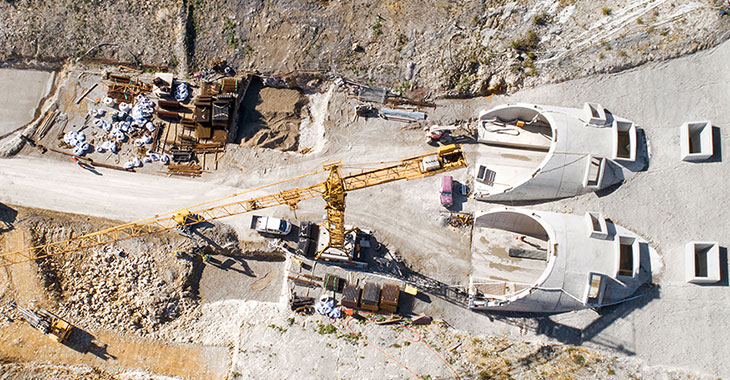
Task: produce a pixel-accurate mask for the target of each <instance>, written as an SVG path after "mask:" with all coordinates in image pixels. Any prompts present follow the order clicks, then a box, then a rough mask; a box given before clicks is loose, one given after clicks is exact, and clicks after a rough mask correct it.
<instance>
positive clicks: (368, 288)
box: [360, 282, 380, 312]
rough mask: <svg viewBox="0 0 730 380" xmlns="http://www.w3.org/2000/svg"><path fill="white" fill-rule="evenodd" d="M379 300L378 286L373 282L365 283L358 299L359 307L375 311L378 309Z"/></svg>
mask: <svg viewBox="0 0 730 380" xmlns="http://www.w3.org/2000/svg"><path fill="white" fill-rule="evenodd" d="M379 301H380V286H379V285H378V284H376V283H373V282H368V283H366V284H365V288H364V289H363V291H362V298H361V299H360V308H361V309H364V310H369V311H373V312H376V311H378V303H379Z"/></svg>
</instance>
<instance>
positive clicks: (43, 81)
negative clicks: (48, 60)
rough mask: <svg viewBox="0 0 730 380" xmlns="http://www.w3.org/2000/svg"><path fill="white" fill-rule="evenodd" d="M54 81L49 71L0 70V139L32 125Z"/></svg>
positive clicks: (52, 74)
mask: <svg viewBox="0 0 730 380" xmlns="http://www.w3.org/2000/svg"><path fill="white" fill-rule="evenodd" d="M21 72H22V75H19V73H21ZM54 77H55V74H54V73H53V72H51V71H36V70H22V71H21V70H15V69H0V115H3V117H2V118H1V119H0V136H5V135H7V134H8V133H10V132H13V131H15V130H16V129H18V128H21V127H23V126H25V125H26V124H28V123H30V122H31V121H33V119H34V118H35V116H36V110H37V108H38V106H39V105H40V102H41V100H42V99H43V98H45V97H46V96H47V95H48V93H49V92H50V91H51V88H52V86H53V79H54Z"/></svg>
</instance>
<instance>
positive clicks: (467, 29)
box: [0, 0, 730, 96]
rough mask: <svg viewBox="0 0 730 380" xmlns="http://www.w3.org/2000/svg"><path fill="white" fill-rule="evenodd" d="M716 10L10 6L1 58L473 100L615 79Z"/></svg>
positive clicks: (368, 4)
mask: <svg viewBox="0 0 730 380" xmlns="http://www.w3.org/2000/svg"><path fill="white" fill-rule="evenodd" d="M726 4H727V1H724V0H700V1H697V0H610V1H606V2H595V1H588V0H517V1H511V2H510V1H507V0H408V1H406V0H353V1H336V0H270V1H263V0H250V1H237V0H236V1H234V0H225V1H213V0H177V1H175V0H154V1H144V2H138V1H132V0H118V1H114V2H106V1H99V0H48V1H40V0H4V1H3V2H2V3H0V12H1V13H2V14H3V15H7V16H6V17H3V18H1V19H0V35H2V36H3V37H4V38H3V39H2V40H1V42H0V44H2V46H0V61H2V62H5V63H6V64H10V63H16V64H17V63H18V62H20V63H24V64H28V63H34V64H42V63H48V62H52V63H59V62H62V61H63V60H64V59H66V58H69V57H75V56H80V55H82V54H83V53H84V52H86V51H87V50H88V49H90V48H92V47H94V46H96V45H97V44H100V43H114V44H118V45H119V46H107V47H103V48H101V49H100V51H98V52H92V53H91V54H90V56H97V57H112V58H115V59H119V60H122V61H131V60H132V59H131V58H130V57H131V55H132V54H134V55H135V56H137V57H138V58H139V59H140V60H141V61H143V62H144V63H146V64H151V65H171V66H175V67H177V68H178V69H179V70H180V71H189V72H196V71H198V70H201V69H204V68H206V67H208V66H209V65H210V64H211V63H212V62H214V61H216V60H218V59H227V60H228V61H229V62H230V63H232V64H234V66H236V67H238V69H239V70H242V69H244V70H259V71H261V72H270V73H283V72H287V71H290V70H295V69H322V70H331V71H334V72H337V73H339V74H342V75H345V76H347V77H350V78H353V79H355V80H360V81H366V82H373V83H377V84H382V85H388V86H390V87H393V88H395V89H400V90H407V89H411V88H418V87H424V88H427V89H431V90H436V91H437V93H438V94H448V95H453V96H458V95H475V94H486V93H495V92H502V91H505V90H513V89H517V88H519V87H522V86H524V85H533V84H536V83H545V82H552V81H560V80H564V79H568V78H575V77H580V76H585V75H588V74H591V73H595V72H613V71H619V70H623V69H626V68H629V67H633V66H636V65H638V64H641V63H643V62H646V61H651V60H661V59H667V58H671V57H675V56H679V55H683V54H687V53H691V52H693V51H696V50H698V49H702V48H707V47H711V46H714V45H716V44H718V43H719V42H721V41H723V40H724V39H726V38H727V34H726V33H725V31H727V30H728V25H729V22H728V20H730V18H729V17H726V16H724V14H725V13H724V11H723V7H725V6H726Z"/></svg>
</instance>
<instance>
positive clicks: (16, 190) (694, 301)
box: [0, 43, 730, 377]
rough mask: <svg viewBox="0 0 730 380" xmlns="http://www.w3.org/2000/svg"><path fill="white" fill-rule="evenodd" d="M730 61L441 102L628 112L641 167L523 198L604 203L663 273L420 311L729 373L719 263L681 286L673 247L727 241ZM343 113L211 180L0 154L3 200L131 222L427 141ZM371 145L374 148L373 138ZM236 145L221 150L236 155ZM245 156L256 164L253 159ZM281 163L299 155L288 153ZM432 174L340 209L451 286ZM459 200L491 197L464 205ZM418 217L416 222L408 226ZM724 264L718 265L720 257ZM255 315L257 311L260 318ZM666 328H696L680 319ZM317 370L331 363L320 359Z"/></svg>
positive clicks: (453, 277)
mask: <svg viewBox="0 0 730 380" xmlns="http://www.w3.org/2000/svg"><path fill="white" fill-rule="evenodd" d="M729 58H730V43H725V44H723V45H721V46H719V47H718V48H715V49H712V50H709V51H705V52H700V53H697V54H695V55H692V56H688V57H684V58H680V59H676V60H673V61H669V62H664V63H658V64H650V65H647V66H644V67H642V68H639V69H636V70H631V71H628V72H625V73H622V74H616V75H611V76H597V77H591V78H587V79H583V80H577V81H570V82H565V83H562V84H558V85H551V86H545V87H539V88H536V89H533V90H527V91H522V92H519V93H517V94H514V95H512V96H508V97H494V98H488V99H472V100H467V101H444V102H441V104H442V105H443V106H442V107H440V108H438V109H437V110H436V111H435V112H433V113H432V114H431V120H434V121H439V122H441V123H447V122H453V121H455V120H458V119H460V120H464V119H467V118H469V117H474V116H476V114H477V112H478V110H480V109H483V108H485V107H489V106H492V105H497V104H501V103H504V102H515V101H528V102H535V103H544V104H554V105H562V106H581V105H582V102H584V101H595V102H600V103H602V104H603V105H604V106H605V107H607V108H608V109H609V110H611V111H612V112H614V113H615V114H617V115H621V116H623V117H626V118H629V119H633V120H635V121H636V122H637V123H638V124H639V125H640V126H641V127H642V128H643V129H644V131H645V133H646V136H647V138H648V140H649V144H650V152H651V162H650V165H649V169H648V171H647V172H644V173H640V174H639V175H637V176H635V177H634V178H633V179H631V180H630V181H629V182H628V183H625V184H623V185H622V186H620V187H619V188H618V189H616V190H615V191H612V192H611V191H608V192H604V193H602V196H598V195H596V194H588V195H585V196H582V197H579V198H574V199H568V200H563V201H558V202H550V203H545V204H541V205H536V206H532V207H536V208H541V209H550V210H556V211H564V212H574V213H579V214H580V213H583V212H584V211H585V210H594V211H601V212H603V213H604V215H606V216H607V217H609V218H611V219H612V220H614V221H615V222H616V223H618V224H620V225H622V226H625V227H627V228H629V229H631V230H633V231H635V232H637V233H639V234H640V235H642V236H644V237H645V238H647V239H648V240H649V241H650V242H651V243H652V245H653V246H654V247H655V248H656V249H657V250H658V251H659V253H660V254H661V255H662V256H663V260H664V267H665V271H664V273H663V275H662V276H661V277H659V278H655V279H654V282H656V283H657V284H658V287H656V289H655V291H654V292H651V293H647V294H645V295H644V297H642V298H640V299H639V300H636V301H633V302H630V303H627V304H625V305H621V306H619V307H617V308H615V309H613V310H609V311H608V312H606V313H604V314H602V315H601V314H596V313H595V312H593V311H584V312H577V313H567V314H562V315H558V316H552V317H549V318H545V317H542V318H511V317H505V316H489V317H488V316H485V315H482V314H477V313H472V312H469V311H468V310H464V309H460V308H455V307H453V306H452V305H449V304H448V303H445V302H444V301H442V300H439V299H437V298H435V297H432V302H431V304H430V305H429V307H428V311H429V312H431V313H433V314H434V315H439V316H442V317H444V318H447V319H448V320H449V322H450V323H451V324H452V325H453V326H455V327H457V328H461V329H465V330H467V331H470V332H475V333H486V334H505V335H508V336H515V337H521V336H531V337H533V338H535V337H540V338H539V339H546V340H550V341H552V340H558V341H563V342H567V343H575V344H587V345H597V346H600V347H605V348H609V349H614V350H616V351H617V352H620V353H623V354H626V355H629V356H636V357H638V358H641V359H645V360H647V362H648V363H650V364H656V365H663V366H679V367H684V368H688V369H691V370H693V371H697V372H698V373H703V374H708V375H714V376H721V377H724V376H730V365H729V364H728V363H727V362H726V361H724V360H722V358H723V357H724V356H726V355H727V353H728V352H727V345H726V342H727V341H728V340H730V335H728V334H730V333H728V331H727V330H726V329H725V328H724V325H725V323H724V322H725V321H726V318H725V317H724V305H725V304H726V303H727V301H728V297H730V296H728V295H727V283H728V281H727V270H725V271H724V275H723V276H724V277H723V282H721V283H720V284H719V285H718V286H696V285H688V284H685V283H684V281H683V260H684V258H683V256H682V252H683V251H682V250H683V247H684V244H685V243H686V242H687V241H690V240H718V241H719V242H720V245H721V246H724V247H727V246H728V244H730V241H729V238H728V235H727V232H725V231H724V229H725V228H726V225H727V224H726V223H724V222H723V219H722V216H721V215H722V213H721V212H719V211H714V209H715V208H716V206H715V205H721V204H725V203H727V200H728V196H727V194H726V192H725V191H724V187H723V184H724V183H726V182H727V176H726V174H723V173H727V172H728V170H727V169H728V168H727V166H728V164H727V162H726V160H723V157H722V154H723V153H724V152H727V150H728V149H730V147H728V143H727V137H726V136H727V135H726V132H725V131H723V130H722V128H723V127H724V126H725V125H727V123H728V121H729V120H728V119H729V115H730V114H728V112H727V111H725V109H724V106H725V104H724V101H725V97H724V96H723V95H726V94H727V93H728V90H730V89H729V88H728V86H730V85H728V84H727V80H726V79H727V75H728V74H727V73H728V72H730V71H728V65H730V64H729V63H728V62H730V61H729V60H728V59H729ZM337 96H340V95H338V94H333V98H336V97H337ZM341 103H342V104H346V102H341ZM348 112H350V110H349V109H348V108H347V107H346V106H341V108H340V109H333V110H331V116H330V117H329V118H328V119H327V120H325V121H324V123H325V125H326V126H327V128H328V133H329V134H328V135H327V136H326V138H327V141H328V143H327V147H326V148H324V149H322V152H321V153H315V154H311V155H307V156H303V157H302V156H294V155H292V154H285V153H281V152H266V151H264V152H254V151H251V150H245V149H242V148H241V150H239V151H236V150H232V152H233V153H235V152H238V153H241V154H240V156H237V157H238V158H235V157H228V158H227V160H228V161H227V162H226V164H227V165H228V166H227V167H228V170H227V171H225V172H220V173H216V174H215V175H212V176H211V177H210V178H208V180H207V181H205V179H204V180H198V181H193V180H185V179H178V178H166V177H159V176H152V175H146V174H142V173H136V174H129V173H121V172H113V171H104V170H100V172H102V174H103V176H101V177H98V176H95V175H93V174H91V173H87V172H85V171H83V170H81V169H79V168H77V167H75V166H73V165H70V164H68V163H66V162H58V161H53V160H48V159H44V160H38V159H31V158H27V157H19V158H15V159H10V160H0V176H1V177H2V178H4V179H6V180H4V181H2V183H0V194H1V195H0V201H2V202H5V203H9V204H19V205H25V206H32V207H39V208H49V209H54V210H59V211H67V212H75V213H83V214H89V215H96V216H109V215H114V217H115V218H117V219H121V220H134V219H138V218H142V217H146V216H149V215H151V214H153V213H157V212H162V211H167V210H174V209H177V208H180V207H182V206H185V205H188V204H194V203H197V202H199V201H201V200H205V199H212V198H215V197H217V196H220V195H224V194H230V193H233V192H234V191H236V190H237V189H243V188H251V187H255V186H258V185H261V184H265V183H270V182H273V181H274V180H275V179H279V178H287V177H291V176H293V175H297V174H301V173H303V172H306V171H311V170H316V169H317V168H318V166H319V164H320V163H321V162H322V161H325V160H326V159H328V158H333V157H337V158H342V159H343V161H344V162H362V163H378V162H382V161H388V160H393V159H397V158H400V157H403V156H404V155H407V154H411V153H418V152H421V151H424V150H427V149H428V148H427V147H426V146H425V145H424V144H423V142H422V141H423V139H422V134H421V132H420V131H418V130H412V129H410V130H409V129H407V128H402V125H401V124H394V123H388V122H384V121H382V120H371V121H364V120H359V121H355V122H351V123H348V124H344V123H341V124H339V125H337V124H336V122H338V123H340V122H342V121H344V120H348V119H350V120H351V118H352V114H351V113H348ZM704 119H709V120H712V121H713V124H715V125H717V126H719V127H720V128H719V130H718V132H719V136H718V137H719V138H718V139H716V140H717V144H718V145H717V148H721V149H718V151H721V152H720V153H719V154H718V155H717V156H716V157H714V158H713V160H711V161H712V162H708V163H700V164H690V163H685V162H681V161H680V159H679V141H678V140H679V125H680V124H681V123H682V122H684V121H690V120H704ZM344 130H347V131H346V132H347V133H346V134H345V133H344V132H343V131H344ZM374 146H377V147H378V149H373V147H374ZM467 149H471V150H473V149H474V148H473V147H469V146H468V147H467ZM232 152H229V154H230V155H233V153H232ZM253 158H257V159H258V160H260V161H261V163H260V164H259V165H258V166H255V167H253V168H252V167H251V165H252V164H251V163H250V162H251V160H252V159H253ZM237 160H238V161H237ZM290 160H291V162H296V163H297V164H296V165H292V164H290ZM246 161H248V166H247V165H246ZM455 176H456V178H457V179H460V178H463V177H465V176H466V173H465V171H459V172H456V173H455ZM438 181H439V178H438V177H434V178H428V179H423V180H419V181H418V185H416V183H393V184H387V185H382V186H379V187H377V188H373V189H369V190H363V191H360V192H353V193H352V194H350V195H348V213H347V217H348V222H352V223H353V224H358V225H362V226H363V227H365V228H372V229H374V230H375V233H376V236H378V237H379V238H382V239H383V240H384V241H385V242H386V243H388V245H389V246H390V247H392V248H395V249H401V250H402V251H403V252H402V253H403V254H404V255H405V256H406V257H407V258H410V259H412V261H414V262H415V265H416V269H424V268H427V270H428V271H429V273H430V274H432V275H433V276H435V277H437V278H439V279H442V280H443V281H445V282H454V283H458V282H459V281H460V280H463V278H464V277H463V273H464V271H466V270H468V268H469V265H470V263H469V255H468V251H467V250H466V249H465V248H463V247H466V242H467V240H466V239H464V237H463V236H461V235H460V233H458V232H454V231H451V230H449V229H443V228H440V227H439V224H438V221H437V216H438V210H439V208H438V206H437V198H436V197H437V193H436V191H435V190H434V191H433V192H430V191H428V190H424V189H437V188H438ZM309 183H311V182H309ZM287 187H288V186H287ZM432 193H433V194H432ZM393 205H398V206H399V207H393ZM321 207H322V202H321V201H320V200H312V201H308V202H304V203H302V205H301V208H300V209H299V210H297V211H296V212H293V211H291V210H287V209H285V208H276V209H270V210H265V211H264V212H262V214H267V213H276V214H277V215H280V216H284V217H289V218H291V219H293V220H306V219H316V220H319V219H320V218H321V215H322V209H321ZM464 207H465V208H466V209H475V208H478V209H486V208H489V207H490V206H489V205H488V204H483V203H478V204H476V203H474V202H470V203H468V204H466V205H464ZM249 218H250V216H245V215H244V216H240V217H234V218H231V219H230V220H227V222H229V223H231V224H232V225H233V226H234V227H235V228H236V230H237V231H238V232H239V236H240V238H242V239H244V240H251V239H258V240H260V239H261V238H259V237H256V236H255V235H252V234H251V233H250V232H248V231H247V228H248V225H247V224H248V223H249V220H250V219H249ZM414 220H418V221H419V223H413V222H412V221H414ZM436 228H438V229H436ZM416 253H418V255H416ZM419 260H420V261H419ZM723 265H724V268H727V260H726V259H725V260H724V262H723ZM254 272H256V271H255V270H254ZM266 278H267V277H266ZM215 286H216V284H215V283H211V287H212V288H211V290H210V294H211V297H212V298H215V297H220V298H221V299H224V298H225V297H222V296H216V295H215V292H216V291H218V289H215ZM251 286H253V285H251ZM207 307H208V308H209V311H212V312H215V313H219V314H220V315H221V316H223V317H221V318H225V316H226V315H229V314H226V313H227V312H226V310H229V309H230V308H233V309H235V310H238V311H237V312H242V311H241V308H242V306H240V305H238V306H236V303H235V301H232V300H227V301H219V302H212V303H210V304H208V306H207ZM247 307H249V306H247ZM204 314H205V312H204ZM211 318H212V317H211ZM241 318H242V317H241ZM241 320H242V319H237V320H236V321H230V323H231V324H232V325H231V326H230V327H231V328H232V329H233V330H226V329H224V330H222V331H215V332H213V331H211V332H210V334H213V335H211V337H210V338H209V341H210V343H211V344H213V342H215V344H219V343H224V344H236V340H237V339H233V338H231V337H227V338H225V339H224V337H222V336H221V335H224V334H225V333H224V332H223V331H235V330H236V329H237V328H238V327H240V326H241V325H240V323H241ZM264 320H265V318H264V317H262V320H261V322H262V323H263V321H264ZM246 323H255V321H254V322H251V321H247V322H246ZM675 326H691V328H685V329H682V330H679V329H676V328H675ZM246 334H248V333H246ZM543 335H544V337H541V336H543ZM246 337H248V335H245V336H243V338H246ZM239 342H240V341H239ZM234 362H235V359H234ZM320 373H327V371H326V368H325V369H323V370H322V372H320ZM292 375H294V374H292Z"/></svg>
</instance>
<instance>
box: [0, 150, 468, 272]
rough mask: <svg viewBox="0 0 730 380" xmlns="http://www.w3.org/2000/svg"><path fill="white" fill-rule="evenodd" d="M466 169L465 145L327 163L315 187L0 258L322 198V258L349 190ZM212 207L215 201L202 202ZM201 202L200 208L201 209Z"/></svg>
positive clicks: (341, 222)
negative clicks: (347, 165) (389, 158)
mask: <svg viewBox="0 0 730 380" xmlns="http://www.w3.org/2000/svg"><path fill="white" fill-rule="evenodd" d="M466 165H467V161H466V157H465V156H464V152H463V151H462V150H461V147H460V146H458V145H447V146H442V147H440V148H439V149H438V150H437V151H432V152H429V153H425V154H421V155H417V156H413V157H408V158H404V159H402V160H400V161H399V162H398V163H395V164H393V165H390V166H386V167H381V168H378V169H372V170H362V171H359V172H355V173H350V174H347V175H344V176H343V175H342V173H341V171H340V169H341V168H342V163H341V162H340V161H336V162H330V163H324V164H323V165H322V168H323V170H321V171H329V175H328V177H327V179H326V180H325V181H324V182H322V183H318V184H316V185H312V186H309V187H303V188H295V189H291V190H285V191H282V192H279V193H276V194H271V195H265V196H262V197H257V198H252V199H247V200H243V201H237V202H232V203H227V204H223V205H217V206H212V207H207V208H201V209H197V210H195V211H191V210H190V209H192V208H193V207H189V208H186V209H182V210H177V211H173V212H170V213H166V214H162V215H156V216H154V217H152V218H147V219H143V220H140V221H136V222H131V223H126V224H122V225H119V226H115V227H112V228H107V229H104V230H101V231H96V232H92V233H89V234H86V235H81V236H77V237H74V238H72V239H69V240H63V241H58V242H54V243H49V244H44V245H40V246H37V247H31V248H25V249H21V250H18V251H13V252H6V253H2V254H0V266H8V265H12V264H15V263H20V262H24V261H30V260H35V259H39V258H43V257H48V256H52V255H58V254H63V253H65V252H70V251H76V250H79V249H84V248H90V247H95V246H99V245H103V244H108V243H111V242H115V241H119V240H124V239H129V238H133V237H138V236H144V235H149V234H153V233H157V232H163V231H169V230H172V229H174V228H177V227H183V226H189V225H193V224H196V223H199V222H203V221H211V220H216V219H220V218H224V217H227V216H232V215H238V214H242V213H245V212H249V211H253V210H258V209H262V208H267V207H272V206H278V205H288V206H289V207H290V208H292V209H296V208H297V205H298V204H299V202H300V201H303V200H305V199H311V198H316V197H320V196H321V197H322V198H323V199H324V201H325V203H326V204H325V208H326V211H327V221H326V222H325V224H324V227H325V228H326V229H327V230H328V231H329V236H330V238H329V242H328V244H327V246H326V247H325V248H324V249H322V250H321V251H320V252H319V253H318V255H317V258H319V255H321V254H322V252H323V251H324V250H325V249H327V248H330V247H332V248H339V249H343V248H344V243H345V194H346V193H347V192H348V191H351V190H357V189H362V188H366V187H370V186H375V185H379V184H382V183H387V182H392V181H397V180H401V179H405V180H411V179H416V178H423V177H427V176H432V175H435V174H438V173H442V172H445V171H449V170H454V169H458V168H462V167H466ZM321 171H317V172H315V173H319V172H321ZM310 174H314V173H310ZM301 177H303V176H299V177H296V178H294V179H297V178H301ZM286 181H288V180H286ZM286 181H281V182H286ZM281 182H278V183H281ZM278 183H277V184H278ZM270 186H271V185H270ZM240 194H241V193H238V194H234V195H231V196H228V197H225V198H222V199H226V198H231V197H233V196H237V195H240ZM209 203H211V202H206V203H203V204H209ZM203 204H200V205H198V207H199V206H201V205H203Z"/></svg>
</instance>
